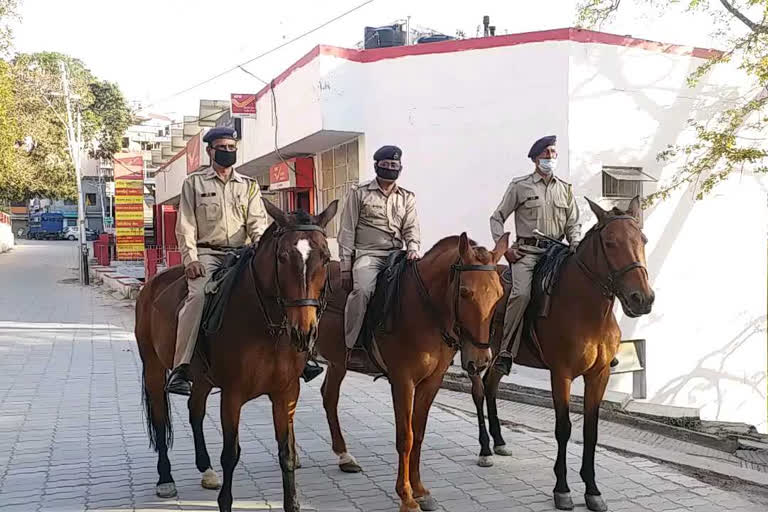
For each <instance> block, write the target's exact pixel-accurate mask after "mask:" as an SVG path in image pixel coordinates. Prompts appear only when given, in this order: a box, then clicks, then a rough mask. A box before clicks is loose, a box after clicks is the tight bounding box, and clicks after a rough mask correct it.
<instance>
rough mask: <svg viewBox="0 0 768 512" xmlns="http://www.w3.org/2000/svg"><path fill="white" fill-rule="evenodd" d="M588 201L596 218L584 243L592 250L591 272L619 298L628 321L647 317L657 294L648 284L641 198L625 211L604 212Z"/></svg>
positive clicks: (633, 201)
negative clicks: (589, 245)
mask: <svg viewBox="0 0 768 512" xmlns="http://www.w3.org/2000/svg"><path fill="white" fill-rule="evenodd" d="M587 202H588V203H589V206H590V208H591V209H592V212H593V213H594V214H595V216H596V217H597V224H596V225H595V226H594V227H593V228H592V229H591V230H590V231H589V233H587V236H586V237H585V240H584V241H585V242H588V244H589V242H590V241H591V245H592V247H593V249H592V250H593V251H594V252H593V254H594V260H593V264H594V265H595V266H594V267H593V270H592V271H593V273H594V274H595V275H596V278H597V279H599V280H601V281H602V283H601V284H602V285H603V286H604V287H607V288H608V289H609V290H610V292H611V293H612V294H614V295H615V296H616V297H618V299H619V302H621V307H622V309H623V310H624V314H626V315H627V316H628V317H630V318H637V317H639V316H642V315H647V314H648V313H650V312H651V308H652V307H653V302H654V300H655V298H656V295H655V293H654V292H653V290H652V289H651V284H650V282H649V281H648V271H647V266H646V260H645V244H646V243H647V242H648V239H647V238H646V237H645V235H644V234H643V232H642V229H643V217H642V208H641V206H640V198H639V197H635V198H634V199H632V201H630V203H629V208H628V209H627V210H626V211H623V210H620V209H619V208H613V209H612V210H609V211H606V210H603V209H602V208H601V207H600V206H599V205H597V204H595V203H593V202H592V201H590V200H589V199H587ZM582 245H584V244H583V243H582ZM579 252H581V251H579Z"/></svg>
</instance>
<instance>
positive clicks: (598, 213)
mask: <svg viewBox="0 0 768 512" xmlns="http://www.w3.org/2000/svg"><path fill="white" fill-rule="evenodd" d="M584 199H586V200H587V203H588V204H589V208H590V209H591V210H592V213H594V214H595V217H597V223H598V224H602V223H603V221H604V220H605V218H606V217H607V216H608V212H606V211H605V210H603V208H602V207H601V206H600V205H599V204H597V203H594V202H592V200H591V199H590V198H588V197H585V198H584Z"/></svg>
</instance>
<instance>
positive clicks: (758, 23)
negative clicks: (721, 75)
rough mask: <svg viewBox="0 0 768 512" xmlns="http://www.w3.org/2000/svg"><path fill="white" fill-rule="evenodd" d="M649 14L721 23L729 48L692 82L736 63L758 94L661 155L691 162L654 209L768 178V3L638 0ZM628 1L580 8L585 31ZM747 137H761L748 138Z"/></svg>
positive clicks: (604, 0) (606, 0) (698, 125)
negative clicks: (690, 190)
mask: <svg viewBox="0 0 768 512" xmlns="http://www.w3.org/2000/svg"><path fill="white" fill-rule="evenodd" d="M635 3H636V4H640V5H644V6H646V7H647V8H657V9H661V10H662V12H663V10H665V9H669V8H671V7H673V6H676V5H678V6H679V5H681V4H682V5H684V6H685V8H686V9H687V10H688V11H690V12H691V13H699V14H702V15H707V16H711V17H712V19H713V20H714V21H715V23H716V27H717V30H716V34H715V35H716V36H717V38H718V40H719V41H722V42H723V44H725V45H727V50H725V51H724V52H722V54H721V55H720V56H718V57H715V58H712V59H710V60H709V61H708V62H706V63H704V64H702V65H701V66H700V67H699V68H698V69H697V70H695V71H694V72H693V73H692V74H691V75H690V76H689V77H688V85H689V86H690V87H695V86H696V85H697V84H698V83H699V82H700V81H701V80H702V78H704V77H705V76H707V75H708V73H709V72H710V71H711V70H712V69H713V68H714V67H715V66H718V65H721V64H724V63H726V62H732V63H734V64H736V65H737V66H738V68H739V69H741V70H742V71H744V72H745V73H746V75H747V76H748V77H749V79H750V80H751V81H752V84H751V85H753V86H754V87H753V89H754V90H755V91H756V92H755V93H754V94H753V95H751V96H747V97H744V98H743V99H742V100H741V102H740V103H739V104H738V105H737V106H731V107H728V108H723V110H722V111H721V112H719V115H717V116H716V117H715V118H714V119H711V120H709V121H708V122H706V123H703V122H691V125H692V127H693V129H694V130H695V133H696V136H697V138H696V141H695V142H693V143H691V144H686V145H672V144H670V145H669V146H668V148H667V149H666V150H664V151H662V152H661V153H659V155H658V159H659V160H660V161H663V162H669V161H671V160H672V159H673V158H675V157H678V156H683V157H685V159H686V161H685V163H683V164H682V166H681V167H680V168H679V169H678V170H677V171H676V172H675V174H674V176H673V177H672V179H671V181H670V182H669V183H668V184H664V185H663V186H662V187H661V188H660V189H659V190H658V191H656V192H654V193H653V194H651V195H650V196H648V198H646V203H647V204H650V203H653V202H654V201H656V200H658V199H664V198H666V197H668V196H669V194H670V193H671V192H672V191H673V190H676V189H678V188H680V187H681V186H683V185H692V186H694V187H695V190H696V197H697V198H698V199H700V198H702V197H703V196H704V195H706V194H707V193H709V192H710V191H711V190H712V189H713V188H714V187H715V186H716V185H717V184H718V183H720V182H722V181H724V180H725V179H727V178H728V177H729V176H730V175H732V174H733V173H736V172H743V171H744V170H752V171H754V172H759V173H765V172H768V164H767V163H766V161H767V160H768V145H767V144H766V140H765V137H764V134H765V130H766V129H767V128H768V112H766V110H768V0H635ZM621 4H622V0H583V1H582V2H581V3H580V4H579V6H578V20H577V23H578V25H579V26H582V27H585V28H594V27H601V26H602V24H603V23H605V22H609V21H611V20H612V19H613V17H614V16H615V15H616V13H617V12H618V10H619V9H620V8H621ZM745 132H752V133H757V134H758V137H752V138H748V137H746V136H745V135H744V133H745Z"/></svg>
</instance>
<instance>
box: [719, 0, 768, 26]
mask: <svg viewBox="0 0 768 512" xmlns="http://www.w3.org/2000/svg"><path fill="white" fill-rule="evenodd" d="M720 3H721V4H723V7H725V8H726V10H727V11H728V12H730V13H731V14H733V15H734V16H735V17H736V18H737V19H738V20H739V21H741V22H742V23H743V24H745V25H746V26H747V27H749V30H751V31H752V32H755V33H756V34H760V33H764V32H768V27H767V26H765V25H760V24H759V23H755V22H754V21H752V20H751V19H749V18H747V15H746V14H744V13H743V12H741V11H740V10H738V9H737V8H736V7H734V5H733V4H732V3H730V2H729V1H728V0H720Z"/></svg>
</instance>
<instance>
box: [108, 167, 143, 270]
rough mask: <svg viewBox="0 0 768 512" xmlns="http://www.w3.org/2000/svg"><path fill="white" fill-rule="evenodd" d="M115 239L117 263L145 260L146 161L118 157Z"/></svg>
mask: <svg viewBox="0 0 768 512" xmlns="http://www.w3.org/2000/svg"><path fill="white" fill-rule="evenodd" d="M115 235H116V240H117V259H118V260H141V259H144V159H143V158H142V156H141V154H136V153H118V154H116V155H115Z"/></svg>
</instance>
